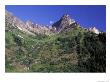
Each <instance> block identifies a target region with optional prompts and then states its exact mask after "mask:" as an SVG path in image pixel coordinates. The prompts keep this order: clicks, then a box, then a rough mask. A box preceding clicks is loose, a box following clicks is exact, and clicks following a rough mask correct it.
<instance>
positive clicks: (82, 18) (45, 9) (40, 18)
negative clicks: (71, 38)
mask: <svg viewBox="0 0 110 82" xmlns="http://www.w3.org/2000/svg"><path fill="white" fill-rule="evenodd" d="M5 8H6V10H8V11H9V12H12V13H13V14H14V15H15V16H17V17H18V18H20V19H21V20H23V21H27V20H31V21H33V22H34V23H38V24H43V25H50V22H55V21H57V20H59V19H60V17H61V16H62V15H64V14H69V15H70V17H71V18H73V19H74V20H75V21H77V22H78V23H79V24H80V25H81V26H83V27H86V28H88V27H94V26H95V27H96V28H98V29H99V30H101V31H106V6H104V5H6V6H5Z"/></svg>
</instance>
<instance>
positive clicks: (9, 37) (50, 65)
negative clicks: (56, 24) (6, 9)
mask: <svg viewBox="0 0 110 82" xmlns="http://www.w3.org/2000/svg"><path fill="white" fill-rule="evenodd" d="M5 66H6V67H5V68H6V69H5V70H6V72H106V34H105V33H100V34H99V35H97V34H95V33H92V32H88V31H86V30H84V29H82V28H81V27H80V26H76V27H74V28H71V29H68V30H64V31H62V32H60V33H58V34H55V35H51V36H47V35H41V34H38V35H35V36H33V35H29V34H26V33H25V32H23V31H20V30H19V29H17V28H16V27H15V26H12V25H11V24H10V23H7V22H6V30H5Z"/></svg>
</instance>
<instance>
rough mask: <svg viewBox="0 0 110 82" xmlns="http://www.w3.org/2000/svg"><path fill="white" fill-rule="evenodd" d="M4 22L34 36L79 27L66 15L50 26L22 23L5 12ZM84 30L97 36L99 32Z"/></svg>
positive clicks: (96, 30) (29, 22)
mask: <svg viewBox="0 0 110 82" xmlns="http://www.w3.org/2000/svg"><path fill="white" fill-rule="evenodd" d="M5 20H6V22H8V23H10V24H12V25H13V26H16V27H17V28H18V29H19V30H22V31H24V32H25V33H28V34H31V35H35V34H45V35H53V34H55V33H59V32H61V31H63V30H68V29H70V28H74V27H76V26H78V25H79V24H78V23H77V22H75V20H74V19H71V17H70V16H69V15H68V14H65V15H63V16H62V17H61V18H60V19H59V20H58V21H56V22H55V23H53V24H52V25H51V26H44V25H39V24H35V23H33V22H32V21H30V20H27V21H26V22H23V21H22V20H20V19H19V18H17V17H16V16H14V15H13V14H12V13H10V12H8V11H5ZM86 30H88V31H90V32H93V33H96V34H99V30H98V29H96V28H95V27H93V28H89V29H86Z"/></svg>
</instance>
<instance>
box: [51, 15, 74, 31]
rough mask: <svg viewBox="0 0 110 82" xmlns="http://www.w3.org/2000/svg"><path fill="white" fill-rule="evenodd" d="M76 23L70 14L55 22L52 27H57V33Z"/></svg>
mask: <svg viewBox="0 0 110 82" xmlns="http://www.w3.org/2000/svg"><path fill="white" fill-rule="evenodd" d="M73 23H75V21H74V20H73V19H71V18H70V16H69V15H68V14H64V15H63V16H62V17H61V18H60V20H59V21H57V22H55V23H54V24H53V25H52V27H56V29H57V31H61V30H62V29H65V28H68V27H69V26H70V25H71V24H73Z"/></svg>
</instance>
